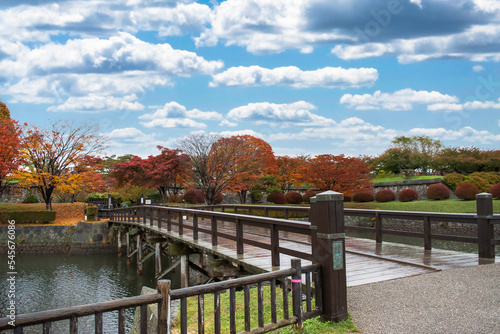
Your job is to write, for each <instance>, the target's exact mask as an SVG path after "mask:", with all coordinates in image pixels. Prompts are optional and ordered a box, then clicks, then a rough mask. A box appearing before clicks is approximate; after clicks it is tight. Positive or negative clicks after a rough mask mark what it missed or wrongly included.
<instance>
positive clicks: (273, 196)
mask: <svg viewBox="0 0 500 334" xmlns="http://www.w3.org/2000/svg"><path fill="white" fill-rule="evenodd" d="M267 201H268V202H272V203H274V204H285V203H286V200H285V195H283V193H280V192H277V191H275V192H272V193H270V194H269V195H267Z"/></svg>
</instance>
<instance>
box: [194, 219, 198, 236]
mask: <svg viewBox="0 0 500 334" xmlns="http://www.w3.org/2000/svg"><path fill="white" fill-rule="evenodd" d="M193 240H198V215H197V214H196V213H194V214H193Z"/></svg>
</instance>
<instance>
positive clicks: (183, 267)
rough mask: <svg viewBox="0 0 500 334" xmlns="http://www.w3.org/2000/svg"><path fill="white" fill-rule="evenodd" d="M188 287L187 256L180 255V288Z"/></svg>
mask: <svg viewBox="0 0 500 334" xmlns="http://www.w3.org/2000/svg"><path fill="white" fill-rule="evenodd" d="M187 287H189V255H181V288H187Z"/></svg>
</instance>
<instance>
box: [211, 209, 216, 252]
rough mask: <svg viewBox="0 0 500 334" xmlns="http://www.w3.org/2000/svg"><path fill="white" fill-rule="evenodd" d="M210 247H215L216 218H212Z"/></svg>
mask: <svg viewBox="0 0 500 334" xmlns="http://www.w3.org/2000/svg"><path fill="white" fill-rule="evenodd" d="M211 223H212V246H217V218H216V217H215V216H212V219H211Z"/></svg>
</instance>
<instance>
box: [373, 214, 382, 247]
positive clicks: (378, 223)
mask: <svg viewBox="0 0 500 334" xmlns="http://www.w3.org/2000/svg"><path fill="white" fill-rule="evenodd" d="M375 241H376V242H377V243H378V244H381V243H382V218H381V217H380V214H379V213H378V212H375Z"/></svg>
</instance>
